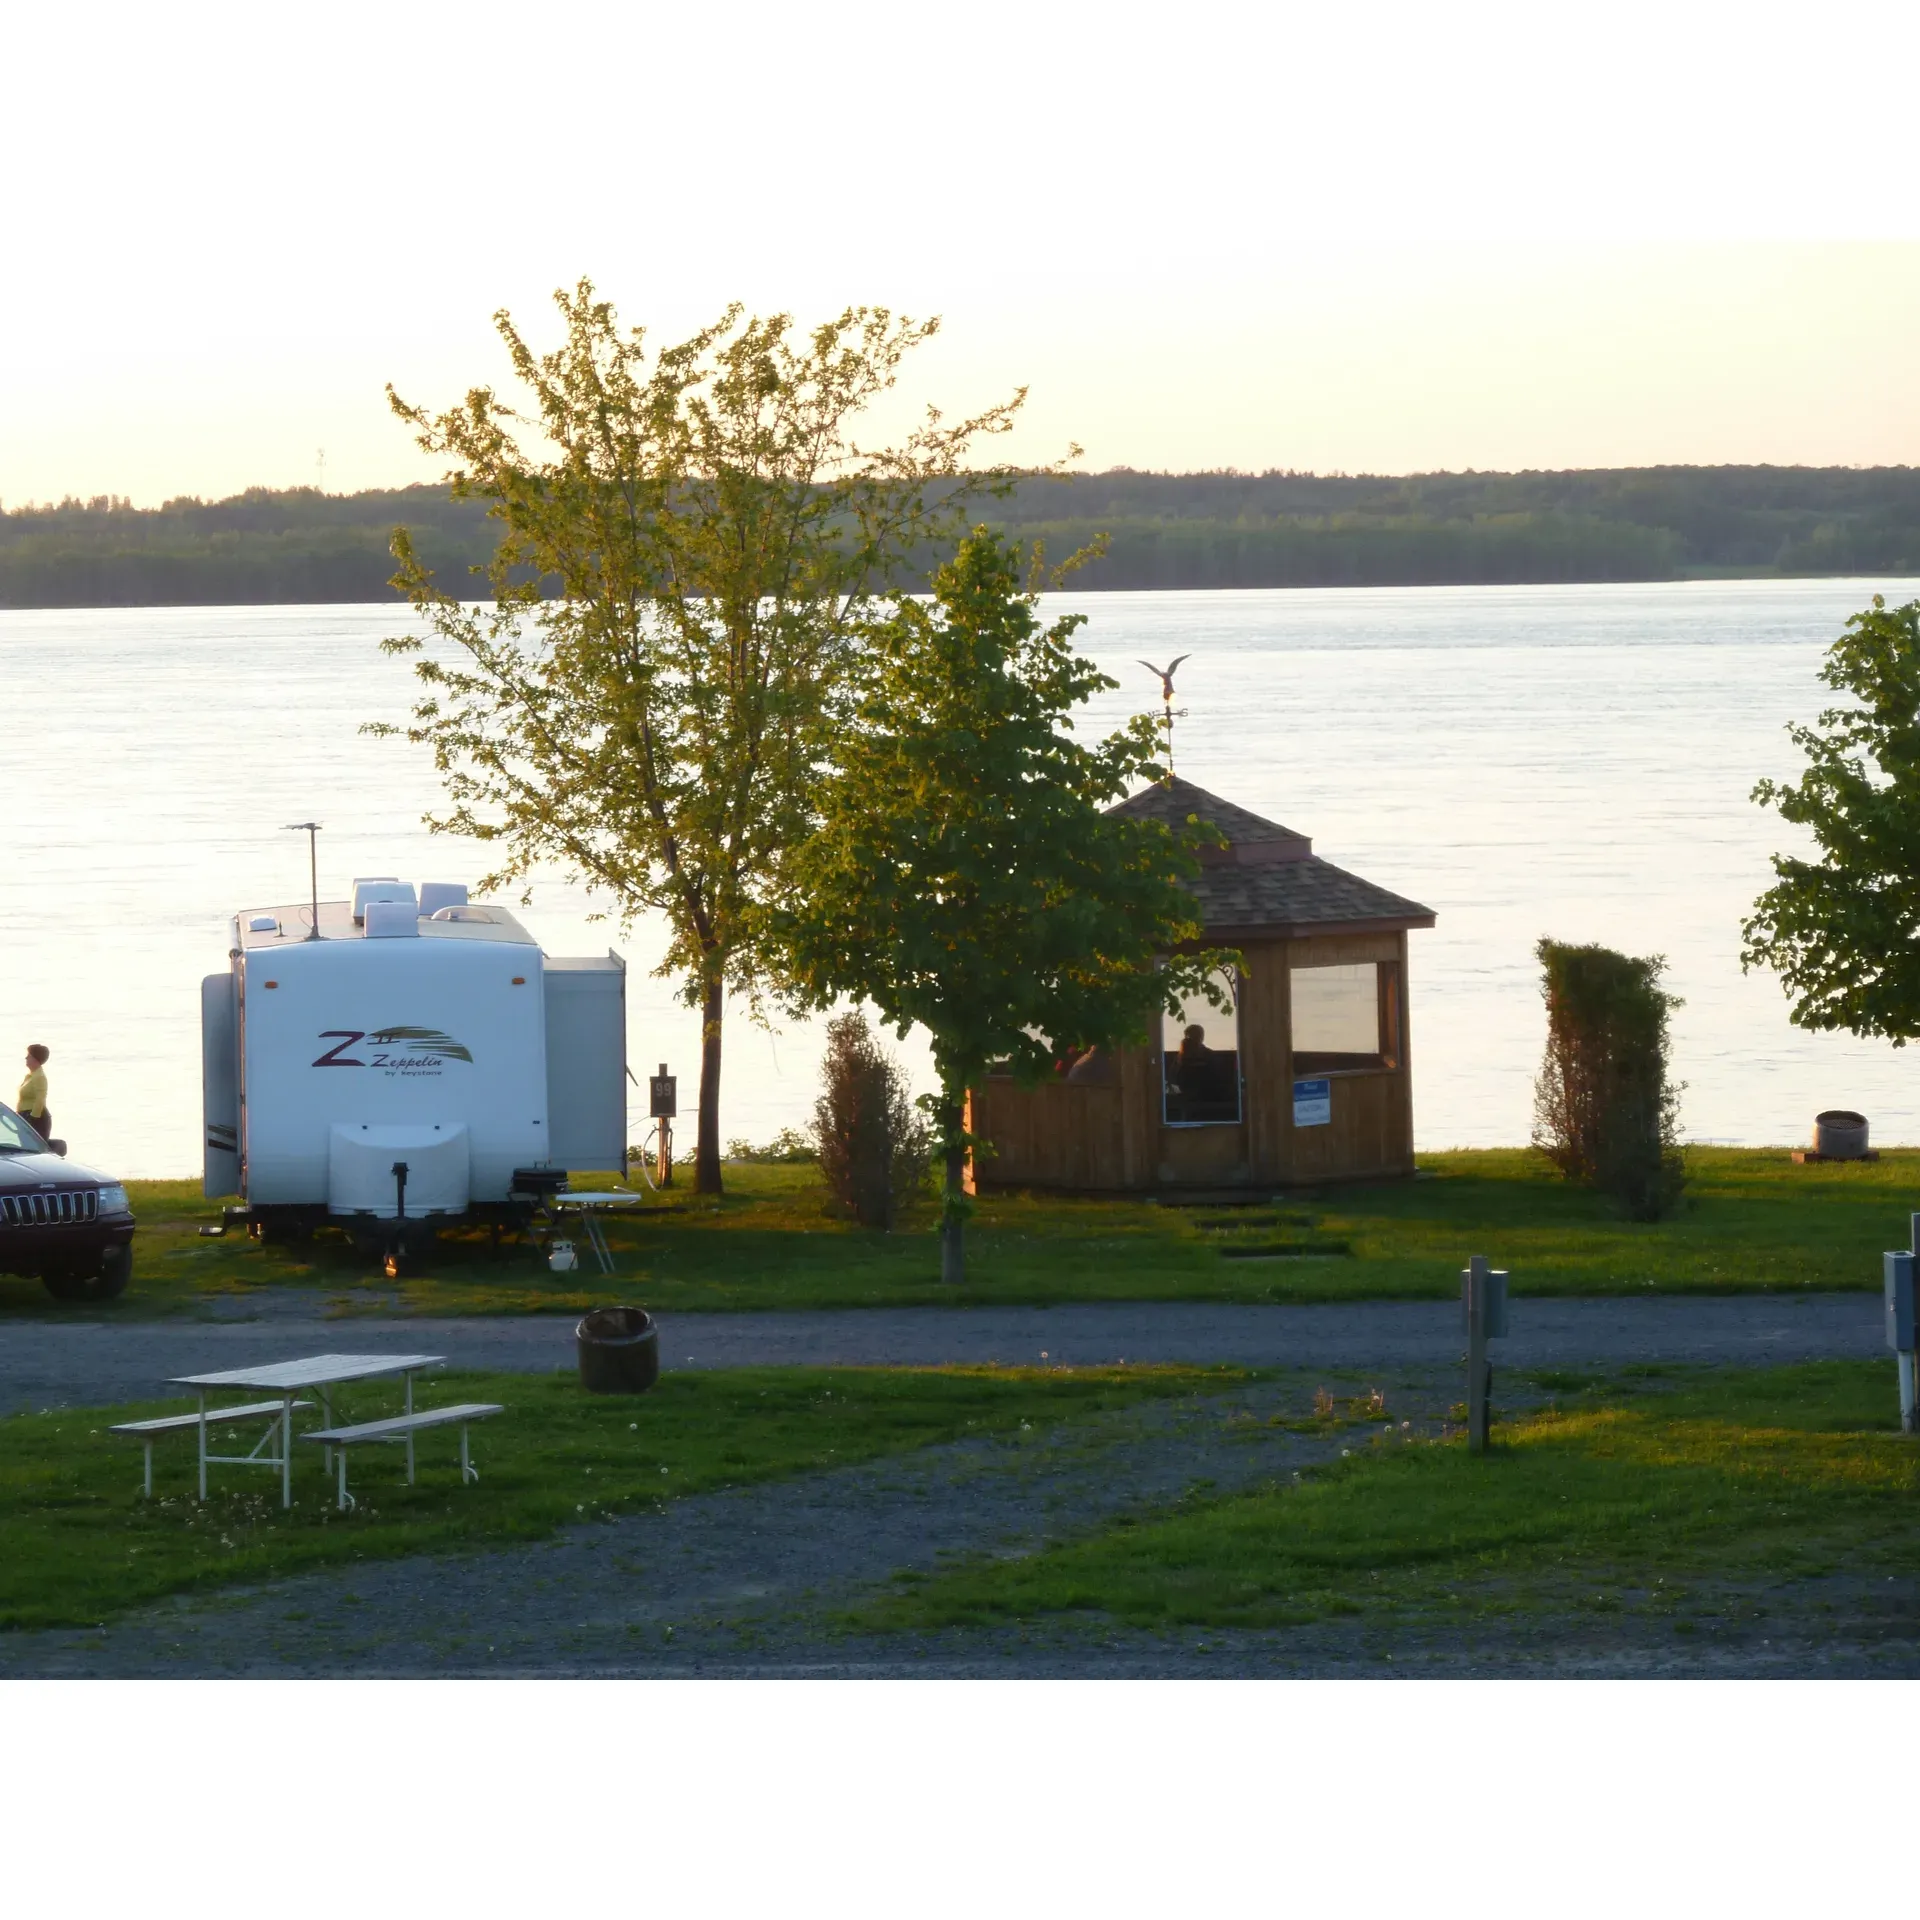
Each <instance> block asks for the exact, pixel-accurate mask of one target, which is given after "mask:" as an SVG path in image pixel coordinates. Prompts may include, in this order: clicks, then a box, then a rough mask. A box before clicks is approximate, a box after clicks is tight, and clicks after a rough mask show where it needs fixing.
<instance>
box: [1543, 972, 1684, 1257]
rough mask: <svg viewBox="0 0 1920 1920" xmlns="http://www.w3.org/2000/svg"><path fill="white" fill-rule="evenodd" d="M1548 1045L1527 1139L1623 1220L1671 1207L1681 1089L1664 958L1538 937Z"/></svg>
mask: <svg viewBox="0 0 1920 1920" xmlns="http://www.w3.org/2000/svg"><path fill="white" fill-rule="evenodd" d="M1534 951H1535V952H1536V953H1537V954H1538V955H1539V959H1540V971H1541V989H1540V990H1541V993H1542V995H1543V997H1544V998H1545V1000H1546V1003H1547V1051H1546V1057H1545V1059H1544V1060H1543V1061H1542V1062H1541V1066H1540V1078H1539V1080H1538V1082H1537V1083H1536V1084H1535V1087H1534V1097H1533V1143H1534V1145H1535V1146H1536V1147H1538V1148H1539V1149H1540V1151H1541V1152H1542V1153H1544V1154H1545V1155H1546V1156H1547V1158H1548V1159H1549V1160H1551V1161H1552V1162H1553V1164H1554V1165H1555V1166H1556V1167H1558V1168H1559V1169H1560V1171H1561V1172H1562V1173H1563V1174H1565V1175H1566V1176H1567V1178H1568V1179H1569V1180H1578V1181H1580V1182H1582V1183H1583V1184H1584V1185H1587V1186H1590V1187H1593V1188H1594V1189H1596V1190H1597V1191H1598V1192H1601V1193H1604V1194H1606V1195H1608V1196H1609V1197H1610V1198H1611V1199H1613V1200H1614V1201H1615V1202H1616V1203H1617V1204H1618V1205H1619V1207H1620V1209H1621V1211H1622V1212H1623V1213H1625V1214H1626V1216H1627V1217H1628V1219H1630V1220H1658V1219H1661V1218H1662V1217H1663V1216H1664V1215H1666V1214H1668V1213H1670V1212H1671V1211H1672V1210H1673V1208H1674V1207H1675V1205H1676V1204H1677V1203H1678V1201H1679V1198H1680V1192H1681V1189H1682V1187H1683V1186H1684V1185H1685V1184H1686V1163H1685V1161H1684V1159H1683V1158H1682V1156H1681V1152H1680V1142H1679V1125H1680V1089H1679V1088H1678V1087H1675V1086H1671V1085H1669V1084H1668V1080H1667V1053H1668V1034H1667V1021H1668V1016H1669V1015H1670V1014H1671V1013H1672V1011H1673V1009H1674V1008H1675V1007H1677V1006H1678V1005H1679V1004H1680V1002H1679V1001H1678V1000H1677V999H1675V997H1674V996H1673V995H1672V994H1670V993H1668V992H1666V991H1665V990H1664V989H1663V988H1662V987H1661V985H1660V976H1661V975H1662V974H1663V973H1664V972H1665V971H1666V961H1665V959H1664V958H1663V957H1662V956H1661V955H1659V954H1655V955H1653V956H1651V957H1650V958H1648V959H1644V960H1636V959H1633V958H1631V957H1630V956H1629V955H1627V954H1624V953H1615V952H1614V951H1613V949H1612V948H1611V947H1601V946H1584V947H1570V946H1563V945H1562V944H1561V943H1560V942H1559V941H1557V940H1542V941H1541V942H1540V944H1539V945H1538V947H1536V948H1535V950H1534Z"/></svg>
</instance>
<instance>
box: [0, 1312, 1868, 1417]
mask: <svg viewBox="0 0 1920 1920" xmlns="http://www.w3.org/2000/svg"><path fill="white" fill-rule="evenodd" d="M246 1304H247V1306H248V1308H249V1309H250V1310H251V1312H252V1315H253V1317H250V1318H235V1317H222V1318H219V1319H207V1320H170V1321H151V1320H149V1321H122V1322H115V1321H113V1320H111V1319H106V1318H101V1319H96V1320H84V1321H83V1320H72V1321H60V1320H50V1319H35V1320H30V1321H21V1322H18V1323H17V1324H15V1325H13V1326H11V1327H6V1328H4V1329H0V1413H14V1412H19V1411H21V1410H23V1409H33V1408H39V1407H53V1406H103V1405H108V1404H111V1403H113V1402H116V1401H122V1400H130V1399H137V1398H148V1397H154V1396H158V1395H162V1394H163V1393H164V1388H163V1385H162V1383H163V1382H164V1381H166V1380H167V1379H168V1378H169V1377H171V1376H173V1375H177V1374H184V1373H201V1372H210V1371H213V1370H215V1369H218V1368H225V1367H239V1366H245V1365H248V1364H249V1363H252V1362H260V1361H266V1360H284V1359H289V1358H291V1357H293V1356H294V1355H296V1354H307V1353H338V1352H343V1351H350V1352H355V1353H420V1352H430V1353H442V1354H445V1355H446V1356H447V1359H448V1360H449V1361H450V1362H451V1363H452V1364H453V1365H455V1366H463V1367H488V1368H499V1369H502V1370H505V1371H508V1372H518V1373H539V1372H544V1371H546V1370H547V1369H548V1368H552V1367H570V1366H572V1364H573V1320H572V1317H571V1316H560V1315H527V1316H521V1317H515V1318H511V1319H509V1318H477V1317H476V1318H471V1319H448V1320H430V1319H418V1318H407V1317H401V1316H393V1317H376V1316H371V1315H360V1314H355V1315H351V1316H348V1317H344V1318H338V1317H336V1318H328V1317H326V1316H325V1315H324V1313H323V1312H322V1309H321V1305H320V1303H319V1302H317V1301H316V1300H315V1299H314V1296H313V1295H311V1294H304V1293H296V1292H293V1291H291V1290H289V1291H287V1292H285V1293H283V1294H281V1295H279V1296H278V1297H277V1298H268V1299H264V1300H252V1301H249V1302H247V1303H246ZM661 1338H662V1345H661V1359H662V1361H663V1363H664V1364H665V1365H667V1366H669V1367H746V1366H821V1367H824V1366H938V1365H941V1364H945V1363H954V1362H973V1363H982V1362H999V1363H1001V1364H1004V1365H1009V1366H1013V1365H1023V1364H1027V1363H1037V1362H1038V1361H1039V1360H1040V1359H1041V1358H1042V1356H1043V1355H1044V1356H1046V1357H1047V1358H1048V1359H1049V1360H1050V1362H1051V1363H1052V1364H1053V1365H1056V1366H1062V1365H1064V1366H1095V1365H1101V1364H1106V1363H1110V1362H1113V1361H1117V1360H1127V1361H1131V1362H1132V1363H1133V1364H1135V1365H1143V1364H1147V1363H1150V1362H1154V1361H1193V1362H1206V1361H1220V1362H1233V1363H1237V1364H1240V1365H1246V1366H1260V1367H1335V1368H1348V1367H1361V1368H1365V1367H1382V1366H1400V1367H1407V1366H1412V1367H1418V1366H1444V1365H1449V1364H1451V1363H1452V1362H1453V1361H1454V1360H1455V1359H1456V1358H1457V1357H1458V1355H1459V1352H1460V1345H1461V1334H1460V1312H1459V1308H1458V1307H1457V1306H1455V1305H1453V1304H1452V1303H1451V1302H1443V1301H1403V1300H1376V1301H1362V1302H1357V1303H1355V1304H1354V1305H1351V1306H1216V1305H1193V1306H1182V1305H1171V1304H1166V1303H1162V1302H1149V1303H1141V1304H1131V1305H1128V1304H1110V1305H1097V1306H1068V1307H974V1308H960V1309H954V1308H935V1307H911V1308H875V1309H869V1310H865V1311H854V1312H832V1313H732V1314H702V1313H688V1314H672V1315H668V1316H665V1317H664V1318H663V1320H662V1323H661ZM1884 1351H1885V1344H1884V1336H1883V1333H1882V1329H1881V1307H1880V1301H1879V1299H1878V1297H1877V1296H1876V1295H1872V1294H1864V1293H1813V1294H1757V1295H1756V1294H1748V1295H1740V1296H1734V1297H1731V1298H1724V1299H1700V1298H1691V1297H1686V1296H1676V1295H1661V1296H1656V1297H1654V1298H1651V1299H1645V1300H1636V1299H1631V1298H1628V1299H1611V1300H1528V1299H1524V1298H1521V1299H1516V1300H1515V1302H1514V1306H1513V1336H1512V1338H1510V1339H1508V1340H1505V1341H1502V1342H1499V1343H1498V1344H1497V1345H1496V1346H1495V1349H1494V1355H1495V1361H1496V1364H1497V1365H1499V1366H1501V1367H1503V1368H1504V1367H1552V1366H1580V1365H1587V1364H1600V1365H1614V1366H1619V1365H1625V1364H1629V1363H1633V1362H1644V1361H1684V1362H1691V1363H1712V1362H1729V1363H1734V1364H1745V1365H1751V1366H1771V1365H1783V1364H1786V1363H1788V1362H1792V1361H1799V1360H1822V1359H1870V1358H1873V1357H1875V1356H1877V1355H1879V1354H1881V1353H1883V1352H1884Z"/></svg>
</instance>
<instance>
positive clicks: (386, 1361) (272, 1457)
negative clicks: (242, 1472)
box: [167, 1353, 446, 1507]
mask: <svg viewBox="0 0 1920 1920" xmlns="http://www.w3.org/2000/svg"><path fill="white" fill-rule="evenodd" d="M445 1358H446V1356H445V1355H444V1354H439V1353H316V1354H314V1355H313V1356H312V1358H310V1359H307V1360H277V1361H274V1362H273V1363H272V1364H271V1365H268V1366H264V1367H229V1368H227V1369H226V1370H225V1371H224V1372H221V1373H189V1374H184V1375H182V1376H181V1377H180V1378H178V1379H174V1380H169V1381H168V1382H167V1385H168V1386H170V1387H192V1388H194V1389H195V1390H196V1391H197V1392H198V1394H199V1396H200V1498H201V1499H202V1500H204V1499H205V1498H206V1497H207V1466H208V1463H209V1462H211V1463H212V1464H213V1465H214V1466H217V1467H278V1468H279V1469H280V1504H281V1505H282V1506H283V1507H290V1506H292V1505H293V1403H294V1400H295V1398H296V1397H297V1396H298V1395H299V1394H301V1393H303V1392H305V1391H306V1390H307V1389H309V1388H312V1389H314V1390H315V1391H317V1392H318V1393H319V1395H320V1405H321V1408H322V1410H323V1420H324V1424H325V1425H327V1426H329V1427H330V1426H332V1425H333V1391H332V1390H333V1389H334V1388H335V1387H337V1386H344V1385H345V1384H346V1383H347V1382H348V1381H350V1380H379V1379H384V1378H388V1377H390V1376H392V1375H393V1374H396V1373H397V1374H400V1375H402V1376H403V1377H404V1378H405V1380H406V1388H407V1412H408V1413H412V1411H413V1376H414V1375H415V1374H416V1373H417V1372H419V1371H420V1369H421V1368H423V1367H437V1366H439V1365H440V1364H441V1363H442V1362H443V1361H444V1360H445ZM229 1387H231V1388H235V1389H237V1390H240V1391H244V1392H247V1393H274V1394H278V1395H279V1396H280V1418H279V1419H278V1420H275V1421H273V1422H272V1423H271V1424H270V1425H269V1426H268V1428H267V1431H266V1432H265V1434H263V1435H262V1436H261V1440H260V1444H259V1446H257V1447H255V1448H254V1450H253V1451H252V1452H251V1453H226V1454H221V1453H209V1452H208V1451H207V1424H208V1422H209V1421H212V1422H214V1423H216V1424H217V1423H218V1421H219V1419H220V1409H219V1408H218V1407H212V1408H209V1407H208V1405H207V1395H208V1394H209V1393H217V1392H220V1391H221V1390H223V1389H225V1388H229ZM276 1436H277V1438H278V1441H279V1450H278V1452H267V1451H263V1449H265V1448H267V1447H268V1446H269V1444H270V1443H271V1442H272V1441H273V1440H274V1439H275V1438H276ZM329 1451H331V1449H329ZM407 1472H408V1475H409V1476H411V1475H412V1472H413V1436H412V1435H411V1434H409V1435H408V1436H407Z"/></svg>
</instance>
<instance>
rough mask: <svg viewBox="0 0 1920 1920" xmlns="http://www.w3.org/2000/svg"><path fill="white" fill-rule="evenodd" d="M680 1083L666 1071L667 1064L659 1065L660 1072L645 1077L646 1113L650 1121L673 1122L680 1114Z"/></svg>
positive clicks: (662, 1062)
mask: <svg viewBox="0 0 1920 1920" xmlns="http://www.w3.org/2000/svg"><path fill="white" fill-rule="evenodd" d="M679 1086H680V1082H679V1080H678V1078H677V1077H676V1076H675V1075H673V1074H671V1073H669V1072H668V1071H667V1063H666V1062H665V1061H664V1060H663V1061H661V1063H660V1071H659V1072H658V1073H655V1074H649V1075H648V1076H647V1113H648V1117H649V1118H650V1119H654V1120H673V1119H677V1118H678V1117H679V1113H680V1097H679Z"/></svg>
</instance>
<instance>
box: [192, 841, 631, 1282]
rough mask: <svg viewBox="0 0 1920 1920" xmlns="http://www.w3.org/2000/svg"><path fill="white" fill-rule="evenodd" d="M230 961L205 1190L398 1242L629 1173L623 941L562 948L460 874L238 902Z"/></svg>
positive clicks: (264, 1215) (414, 1243)
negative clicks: (596, 1177) (279, 901)
mask: <svg viewBox="0 0 1920 1920" xmlns="http://www.w3.org/2000/svg"><path fill="white" fill-rule="evenodd" d="M228 960H229V965H228V967H227V970H226V971H225V972H223V973H215V974H209V975H208V976H207V978H206V979H205V980H203V981H202V982H201V986H200V1014H201V1051H202V1068H203V1085H204V1098H205V1117H206V1163H205V1190H206V1192H207V1193H208V1195H209V1196H218V1195H223V1194H238V1195H239V1197H240V1199H241V1202H242V1203H243V1204H242V1206H241V1207H240V1208H238V1209H233V1210H231V1211H233V1212H236V1213H238V1214H241V1215H243V1216H244V1217H245V1218H247V1219H248V1220H249V1221H250V1222H251V1223H253V1225H254V1226H255V1227H256V1229H257V1230H259V1231H261V1232H263V1233H270V1234H274V1235H275V1237H278V1230H280V1229H285V1230H287V1231H289V1232H292V1233H304V1232H306V1231H309V1230H311V1228H312V1227H313V1226H315V1225H317V1224H320V1223H322V1222H328V1221H330V1222H332V1223H333V1224H334V1225H337V1226H342V1227H345V1228H347V1229H348V1230H349V1231H350V1232H352V1233H354V1234H355V1235H356V1237H358V1238H360V1239H362V1240H363V1241H368V1242H370V1243H372V1244H374V1245H377V1246H383V1247H384V1248H385V1249H386V1250H387V1251H388V1253H389V1254H390V1255H392V1256H395V1257H397V1256H398V1255H399V1254H401V1253H402V1252H403V1251H409V1250H412V1249H415V1248H417V1247H418V1246H419V1245H420V1244H421V1243H423V1242H424V1241H426V1240H428V1239H430V1238H431V1236H432V1232H433V1228H434V1226H435V1224H436V1223H444V1222H449V1221H452V1220H455V1219H458V1218H459V1217H461V1216H463V1215H466V1214H469V1213H472V1212H476V1211H477V1212H483V1213H484V1212H492V1211H493V1210H494V1209H500V1210H503V1211H505V1210H510V1209H512V1208H514V1207H515V1206H525V1205H526V1204H527V1203H529V1202H531V1201H534V1200H536V1199H537V1198H538V1197H539V1196H540V1195H542V1194H544V1193H552V1192H556V1191H559V1190H561V1189H563V1188H564V1187H565V1185H566V1175H567V1172H568V1170H569V1169H571V1170H572V1171H575V1172H586V1171H615V1172H624V1171H625V1168H626V1147H627V1084H628V1076H627V1044H626V1035H627V1021H626V966H625V963H624V962H623V961H622V960H621V959H620V957H619V956H618V955H617V954H614V953H609V954H608V955H607V956H606V957H605V958H604V959H588V960H556V959H552V958H550V957H549V956H547V955H546V954H544V953H542V952H541V951H540V948H539V946H538V945H537V943H536V942H535V940H534V938H533V936H532V935H531V934H530V933H528V932H527V930H526V929H525V928H524V927H523V926H521V924H520V923H519V921H518V920H516V919H515V918H514V917H513V915H512V914H511V913H509V912H508V911H507V910H506V909H505V908H504V907H496V906H487V905H470V904H469V903H468V901H467V897H466V889H465V888H464V887H450V886H436V885H428V886H424V887H422V888H421V889H420V891H419V893H418V894H416V893H415V891H414V889H413V888H412V887H411V886H409V885H406V884H403V883H402V882H399V881H396V880H385V879H383V880H356V881H355V882H354V888H353V898H352V899H351V900H350V901H349V900H338V901H320V902H318V903H317V905H315V906H309V905H308V904H307V903H305V902H302V903H301V904H300V905H298V906H292V907H264V908H257V909H254V910H251V911H249V912H244V913H240V914H237V915H236V916H235V918H234V921H233V939H232V947H231V952H230V953H229V955H228ZM495 1217H496V1218H499V1217H501V1214H500V1213H496V1214H495Z"/></svg>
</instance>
